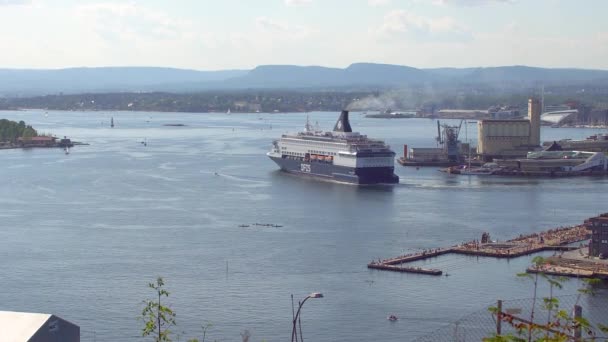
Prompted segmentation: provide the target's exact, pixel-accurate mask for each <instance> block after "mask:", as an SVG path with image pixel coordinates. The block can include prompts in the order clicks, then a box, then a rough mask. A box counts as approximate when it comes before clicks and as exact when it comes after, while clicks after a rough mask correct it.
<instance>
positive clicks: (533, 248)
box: [367, 225, 591, 275]
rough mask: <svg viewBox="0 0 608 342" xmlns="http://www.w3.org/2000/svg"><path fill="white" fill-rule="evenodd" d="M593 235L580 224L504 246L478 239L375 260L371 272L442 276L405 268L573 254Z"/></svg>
mask: <svg viewBox="0 0 608 342" xmlns="http://www.w3.org/2000/svg"><path fill="white" fill-rule="evenodd" d="M590 233H591V232H590V231H588V230H587V228H586V227H585V226H584V225H578V226H572V227H560V228H555V229H550V230H548V231H544V232H540V233H534V234H529V235H520V236H519V237H517V238H514V239H511V240H508V241H506V242H502V243H497V242H485V243H481V242H479V241H477V240H473V241H470V242H466V243H462V244H460V245H456V246H452V247H448V248H436V249H429V250H424V251H422V252H420V253H412V254H406V255H401V256H397V257H393V258H389V259H383V260H377V261H372V262H370V263H369V264H367V267H368V268H371V269H377V270H384V271H393V272H403V273H418V274H428V275H441V274H442V273H443V272H442V271H441V270H438V269H425V268H421V267H408V266H401V265H405V264H407V263H411V262H414V261H419V260H426V259H429V258H434V257H438V256H441V255H446V254H463V255H471V256H481V257H491V258H506V259H510V258H517V257H520V256H524V255H530V254H534V253H539V252H543V251H558V252H565V251H571V250H575V249H577V248H576V247H571V246H567V245H569V244H572V243H576V242H580V241H585V240H588V239H589V237H590Z"/></svg>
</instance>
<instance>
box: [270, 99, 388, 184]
mask: <svg viewBox="0 0 608 342" xmlns="http://www.w3.org/2000/svg"><path fill="white" fill-rule="evenodd" d="M267 155H268V157H270V159H272V160H274V162H275V163H277V164H278V165H279V166H280V167H281V170H283V171H286V172H290V173H295V174H300V175H308V176H314V177H319V178H323V179H328V180H333V181H337V182H346V183H354V184H382V183H398V182H399V177H398V176H397V175H395V172H394V171H395V152H393V151H392V150H391V149H390V147H389V146H388V145H386V144H385V143H384V141H382V140H375V139H370V138H368V137H367V136H365V135H361V134H359V133H358V132H353V131H352V128H351V126H350V122H349V121H348V111H346V110H343V111H342V113H341V114H340V118H339V119H338V121H337V122H336V125H335V126H334V129H333V131H332V132H324V131H321V130H318V129H314V128H312V127H311V125H310V123H309V122H308V121H307V122H306V129H305V130H304V132H300V133H296V134H284V135H282V136H281V138H280V139H278V140H275V141H274V142H273V144H272V150H271V151H270V152H268V153H267Z"/></svg>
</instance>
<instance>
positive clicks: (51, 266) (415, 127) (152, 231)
mask: <svg viewBox="0 0 608 342" xmlns="http://www.w3.org/2000/svg"><path fill="white" fill-rule="evenodd" d="M1 114H2V115H1V116H2V117H3V118H7V119H11V120H23V121H25V122H26V123H27V124H30V125H32V126H33V127H34V128H36V129H37V130H38V131H39V132H43V133H52V134H55V135H57V136H61V137H63V136H64V135H65V136H68V137H70V138H72V139H73V140H76V141H82V142H85V143H88V144H89V145H86V146H75V147H74V148H72V149H71V150H70V153H69V154H65V153H64V151H63V150H60V149H29V150H20V149H15V150H0V160H1V162H2V167H1V168H0V177H1V180H2V181H1V182H0V194H2V196H0V253H1V258H0V270H2V276H1V277H0V288H2V292H1V294H0V303H1V304H0V310H14V311H32V312H45V313H53V314H56V315H58V316H60V317H62V318H65V319H67V320H69V321H72V322H73V323H75V324H77V325H79V326H80V327H81V335H82V340H83V341H139V340H142V338H141V328H142V327H143V322H141V321H140V320H138V316H139V314H140V313H141V309H142V308H143V304H142V301H143V300H145V299H153V292H152V290H151V289H149V288H148V287H147V283H148V282H152V281H154V280H155V278H156V277H157V276H162V277H164V279H165V282H166V287H167V289H168V290H169V292H170V293H171V295H170V296H169V298H168V299H167V303H168V304H169V305H170V306H171V308H173V309H174V310H175V312H176V313H177V318H176V320H177V324H178V325H177V326H176V327H175V328H174V329H173V331H174V340H178V338H177V336H178V335H179V339H180V340H182V341H185V340H187V339H188V338H193V337H196V336H198V337H199V338H200V337H201V335H202V330H201V328H200V327H201V325H205V324H208V323H209V324H212V327H211V328H210V329H209V330H208V332H207V340H218V341H237V340H240V333H242V332H243V331H244V330H248V331H249V332H250V333H251V339H250V340H251V341H262V340H265V341H286V340H288V339H289V338H290V336H291V328H292V326H291V319H292V306H291V305H292V304H291V295H292V294H293V296H294V298H295V301H296V304H297V301H298V300H301V299H302V298H304V297H305V296H306V295H308V294H309V293H311V292H321V293H323V294H324V298H320V299H311V300H308V301H307V302H306V305H305V306H304V308H303V310H302V331H303V336H304V338H305V339H306V340H308V341H410V340H413V339H415V338H416V337H418V336H422V335H425V334H428V333H429V332H431V331H433V330H435V329H438V328H441V327H442V326H444V325H445V324H447V323H450V322H452V321H455V320H457V319H458V318H460V317H462V316H464V315H466V314H467V313H468V312H471V311H477V310H479V309H483V307H484V306H487V305H489V304H492V303H493V302H495V301H496V300H497V299H513V298H529V297H531V296H532V285H531V284H530V283H528V282H525V281H523V280H521V279H518V278H517V277H516V276H515V274H516V273H518V272H523V271H524V270H525V268H526V267H527V266H528V265H529V263H530V260H531V258H532V257H522V258H518V259H513V260H494V259H489V258H477V257H466V256H445V257H440V258H437V259H436V260H431V261H429V262H428V263H426V264H425V265H427V266H429V267H433V268H440V269H442V270H444V271H447V272H448V273H449V274H450V277H433V276H424V275H416V274H398V273H392V272H382V271H376V270H368V269H367V267H366V264H367V263H368V262H370V261H371V260H374V259H379V258H388V257H392V256H396V255H399V254H403V253H411V252H414V251H419V250H421V249H431V248H437V247H446V246H451V245H455V244H459V243H461V242H464V241H469V240H473V239H480V238H481V234H482V233H483V232H488V233H490V236H491V238H492V239H498V240H506V239H510V238H513V237H516V236H518V235H520V234H527V233H531V232H535V231H541V230H546V229H549V228H553V227H558V226H565V225H571V224H578V223H581V222H582V221H583V220H584V219H585V218H587V217H590V216H594V215H597V214H599V213H601V212H606V211H608V208H607V207H606V198H607V193H608V178H560V179H542V178H503V177H483V176H481V177H480V176H458V175H450V174H445V173H442V172H439V171H437V169H435V168H420V169H416V168H404V167H402V166H400V165H398V164H397V163H396V164H395V165H396V166H395V169H396V174H398V175H399V176H400V178H401V180H400V183H399V184H397V185H394V186H373V187H356V186H352V185H343V184H334V183H326V182H320V181H315V180H311V179H303V178H299V177H295V176H292V175H288V174H284V173H282V172H279V171H278V170H277V167H276V165H275V163H273V162H272V161H271V160H270V159H268V157H266V155H265V153H266V152H267V151H268V150H269V149H270V146H271V142H272V140H273V139H275V138H278V137H279V136H280V134H281V133H284V132H287V131H290V132H293V131H298V130H301V129H302V128H303V126H304V123H305V121H306V115H307V114H301V113H298V114H295V113H291V114H230V115H227V114H184V113H144V112H141V113H132V112H55V111H49V112H45V111H41V110H29V111H7V112H1ZM309 115H310V120H311V122H315V121H318V123H319V125H320V126H321V127H322V128H324V129H331V127H333V124H334V122H335V120H336V119H337V115H338V114H337V113H310V114H309ZM111 117H114V123H115V127H114V128H111V127H110V118H111ZM166 124H183V125H184V126H165V125H166ZM351 124H352V126H353V130H355V131H360V132H361V133H364V134H367V135H368V136H370V137H374V138H381V139H384V140H386V141H387V142H388V143H389V144H390V145H391V146H392V147H393V149H394V150H395V152H396V153H397V154H398V155H400V154H401V153H402V152H403V144H408V146H414V147H435V139H434V138H435V136H434V135H435V134H436V127H437V126H436V122H435V121H434V120H430V119H399V120H397V119H395V120H387V119H371V118H364V116H363V115H361V114H359V113H352V114H351ZM475 130H476V125H474V124H469V126H468V135H469V137H468V138H469V139H471V140H473V138H476V131H475ZM598 131H599V130H595V129H555V128H548V127H546V128H545V127H543V129H542V132H541V137H542V140H557V139H561V138H584V137H586V136H589V135H591V134H594V133H597V132H598ZM463 134H464V132H463ZM462 138H464V136H462ZM255 223H262V224H272V225H280V227H276V226H263V225H255ZM579 286H580V284H579V282H578V281H577V280H571V281H569V282H568V283H567V284H566V286H565V287H564V289H563V290H561V292H560V293H563V294H573V293H576V289H577V288H578V287H579ZM599 298H600V299H595V300H604V299H602V297H601V296H600V297H599ZM583 305H584V303H583ZM389 314H395V315H396V316H398V317H399V318H400V319H399V320H398V321H396V322H389V321H388V320H387V319H386V317H387V316H388V315H389Z"/></svg>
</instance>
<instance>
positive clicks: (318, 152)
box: [308, 150, 337, 156]
mask: <svg viewBox="0 0 608 342" xmlns="http://www.w3.org/2000/svg"><path fill="white" fill-rule="evenodd" d="M308 153H314V154H322V155H324V156H336V155H337V153H335V152H324V151H315V150H308Z"/></svg>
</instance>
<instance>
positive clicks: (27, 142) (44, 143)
mask: <svg viewBox="0 0 608 342" xmlns="http://www.w3.org/2000/svg"><path fill="white" fill-rule="evenodd" d="M56 140H57V138H55V137H47V136H38V137H31V138H23V137H19V138H17V141H18V143H19V145H21V146H22V147H51V146H54V145H55V141H56Z"/></svg>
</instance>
